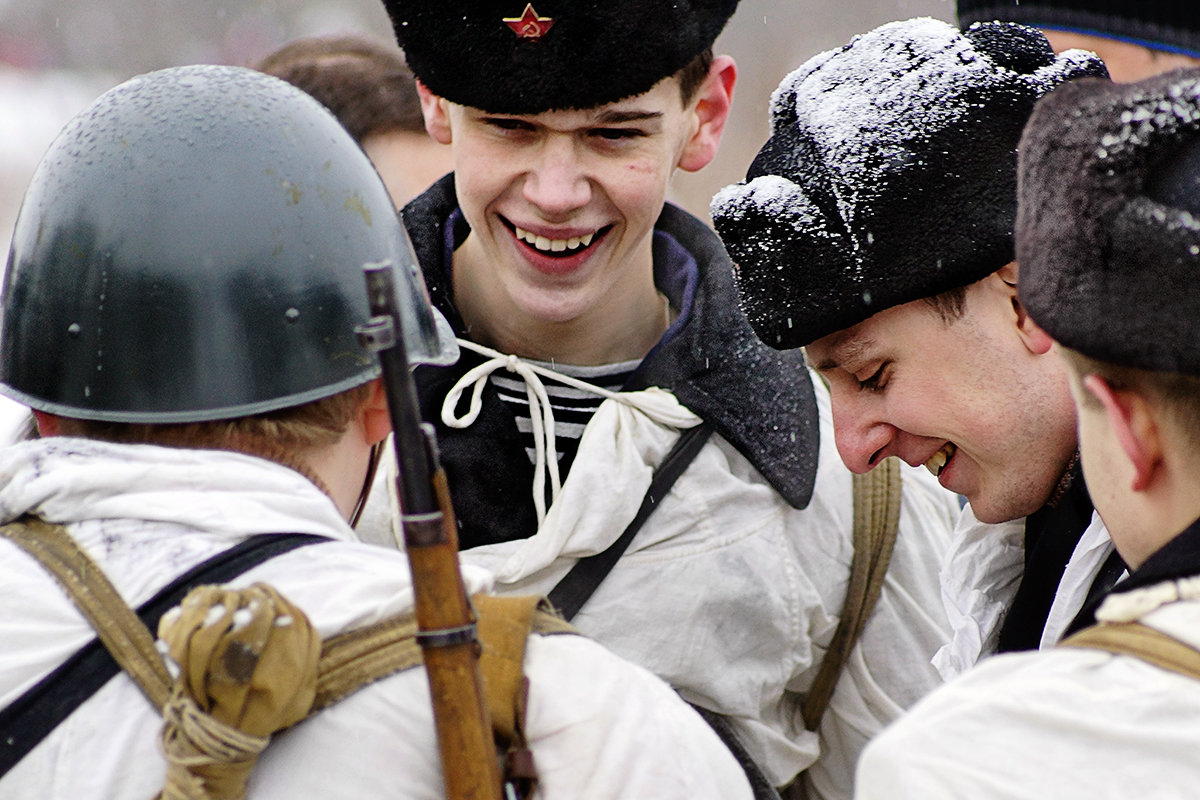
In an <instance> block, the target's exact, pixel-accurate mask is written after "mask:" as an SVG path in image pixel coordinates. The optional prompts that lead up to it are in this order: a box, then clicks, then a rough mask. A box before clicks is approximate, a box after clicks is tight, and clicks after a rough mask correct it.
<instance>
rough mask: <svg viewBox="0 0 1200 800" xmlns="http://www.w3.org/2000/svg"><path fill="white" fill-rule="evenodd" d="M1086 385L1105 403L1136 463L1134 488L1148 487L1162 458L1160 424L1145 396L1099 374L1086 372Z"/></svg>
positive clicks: (1127, 453) (1111, 421)
mask: <svg viewBox="0 0 1200 800" xmlns="http://www.w3.org/2000/svg"><path fill="white" fill-rule="evenodd" d="M1082 383H1083V386H1084V389H1085V390H1086V391H1089V392H1091V393H1092V395H1093V396H1095V398H1096V399H1097V400H1099V401H1100V405H1102V406H1104V412H1105V415H1106V416H1107V417H1108V424H1109V427H1111V428H1112V431H1113V435H1114V436H1116V439H1117V442H1118V443H1119V444H1120V445H1121V449H1122V450H1123V451H1124V452H1125V457H1126V458H1128V459H1129V463H1130V464H1131V465H1132V466H1133V482H1132V483H1131V484H1130V488H1131V489H1133V491H1135V492H1139V491H1143V490H1145V489H1146V488H1147V487H1148V486H1149V485H1150V482H1151V480H1152V479H1153V478H1154V474H1155V470H1156V469H1157V468H1158V466H1159V464H1160V463H1161V462H1162V459H1163V449H1162V441H1161V440H1160V439H1159V430H1158V425H1157V423H1156V422H1155V419H1154V415H1153V414H1152V413H1151V410H1150V406H1149V404H1148V403H1147V402H1146V400H1145V398H1143V397H1142V396H1141V395H1139V394H1137V393H1135V392H1127V391H1118V390H1116V389H1114V388H1113V387H1112V385H1111V384H1110V383H1109V382H1108V381H1106V380H1104V379H1103V378H1101V377H1100V376H1099V375H1085V376H1083V380H1082Z"/></svg>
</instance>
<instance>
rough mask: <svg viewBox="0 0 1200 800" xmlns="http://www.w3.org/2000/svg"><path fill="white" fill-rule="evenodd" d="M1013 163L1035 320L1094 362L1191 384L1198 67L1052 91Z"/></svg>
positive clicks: (1199, 155)
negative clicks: (1186, 377)
mask: <svg viewBox="0 0 1200 800" xmlns="http://www.w3.org/2000/svg"><path fill="white" fill-rule="evenodd" d="M1019 164H1020V167H1019V183H1018V192H1019V194H1018V198H1019V212H1018V216H1017V226H1016V247H1017V257H1018V258H1019V259H1020V262H1021V279H1020V283H1019V288H1018V291H1019V293H1020V298H1021V300H1022V302H1023V303H1024V305H1025V307H1026V308H1027V309H1028V310H1029V315H1030V316H1031V317H1032V318H1033V320H1034V321H1035V322H1037V324H1038V325H1040V326H1041V327H1042V328H1043V329H1044V330H1045V331H1046V332H1047V333H1049V334H1050V335H1051V336H1052V337H1054V339H1055V340H1057V341H1058V342H1060V343H1061V344H1063V345H1065V346H1067V347H1069V348H1071V349H1073V350H1077V351H1079V352H1081V353H1083V354H1084V355H1086V356H1090V357H1091V358H1094V359H1097V360H1098V361H1104V362H1108V363H1112V364H1120V365H1123V366H1128V367H1137V368H1141V369H1147V370H1155V371H1161V372H1182V373H1187V374H1190V375H1200V69H1190V70H1176V71H1174V72H1170V73H1167V74H1165V75H1157V76H1154V77H1152V78H1147V79H1145V80H1142V81H1139V82H1137V83H1132V84H1113V83H1109V82H1106V81H1104V82H1102V81H1080V82H1079V83H1078V84H1077V85H1071V86H1064V87H1062V88H1061V89H1058V90H1056V91H1054V92H1053V93H1052V94H1050V95H1048V96H1047V97H1046V98H1045V99H1044V100H1043V101H1042V102H1040V103H1038V105H1037V107H1036V108H1035V109H1034V112H1033V115H1032V116H1031V117H1030V121H1029V125H1028V127H1027V129H1026V130H1025V133H1024V135H1023V137H1022V139H1021V156H1020V159H1019Z"/></svg>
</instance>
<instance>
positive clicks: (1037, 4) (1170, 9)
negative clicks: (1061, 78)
mask: <svg viewBox="0 0 1200 800" xmlns="http://www.w3.org/2000/svg"><path fill="white" fill-rule="evenodd" d="M957 12H958V21H959V24H960V25H961V26H962V27H964V28H966V27H967V26H969V25H971V24H973V23H975V22H985V21H989V20H1001V21H1003V22H1020V23H1023V24H1025V25H1033V26H1035V27H1038V28H1046V29H1050V30H1061V31H1068V32H1071V33H1079V34H1083V35H1086V36H1100V37H1104V38H1109V39H1116V40H1118V41H1123V42H1129V43H1130V44H1138V45H1143V46H1145V47H1149V48H1151V49H1154V50H1163V51H1166V52H1173V53H1182V54H1185V55H1191V56H1200V14H1197V13H1196V8H1195V6H1193V5H1191V4H1190V3H1184V2H1179V0H1140V1H1139V2H1130V0H958V3H957Z"/></svg>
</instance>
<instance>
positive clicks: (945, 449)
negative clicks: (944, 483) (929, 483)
mask: <svg viewBox="0 0 1200 800" xmlns="http://www.w3.org/2000/svg"><path fill="white" fill-rule="evenodd" d="M957 451H958V447H957V446H956V445H954V444H953V443H951V442H946V443H945V444H944V445H942V449H941V450H938V451H937V452H936V453H934V454H933V455H932V456H930V457H929V460H928V461H926V462H925V469H927V470H929V471H930V472H932V473H933V474H934V475H941V474H942V470H943V469H945V468H946V462H948V461H949V460H950V459H952V458H954V454H955V452H957Z"/></svg>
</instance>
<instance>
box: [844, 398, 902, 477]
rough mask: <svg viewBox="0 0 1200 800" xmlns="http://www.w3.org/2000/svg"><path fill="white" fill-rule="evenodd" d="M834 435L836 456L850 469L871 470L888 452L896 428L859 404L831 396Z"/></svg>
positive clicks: (860, 471) (861, 471) (858, 471)
mask: <svg viewBox="0 0 1200 800" xmlns="http://www.w3.org/2000/svg"><path fill="white" fill-rule="evenodd" d="M832 404H833V437H834V440H835V442H836V444H837V450H838V455H840V456H841V457H842V462H843V463H845V465H846V467H847V468H848V469H849V470H850V471H851V472H856V473H858V474H860V475H861V474H862V473H865V472H870V471H871V470H872V469H874V468H875V467H876V466H878V465H879V462H881V461H883V459H884V458H886V457H887V456H888V455H890V453H889V452H888V450H889V449H890V446H891V445H892V443H893V442H894V441H895V438H896V429H895V427H893V426H892V425H890V424H888V423H886V422H884V421H883V420H882V419H879V418H878V415H874V414H871V413H870V411H869V409H868V408H866V407H865V406H864V404H862V403H856V402H854V401H851V400H845V399H843V400H841V402H839V398H838V397H836V396H834V397H833V398H832Z"/></svg>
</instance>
